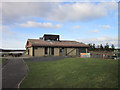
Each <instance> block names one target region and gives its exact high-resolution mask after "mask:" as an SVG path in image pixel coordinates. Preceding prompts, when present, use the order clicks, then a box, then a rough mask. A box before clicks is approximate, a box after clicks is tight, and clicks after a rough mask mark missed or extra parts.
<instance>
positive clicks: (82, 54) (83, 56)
mask: <svg viewBox="0 0 120 90" xmlns="http://www.w3.org/2000/svg"><path fill="white" fill-rule="evenodd" d="M80 57H81V58H90V53H80Z"/></svg>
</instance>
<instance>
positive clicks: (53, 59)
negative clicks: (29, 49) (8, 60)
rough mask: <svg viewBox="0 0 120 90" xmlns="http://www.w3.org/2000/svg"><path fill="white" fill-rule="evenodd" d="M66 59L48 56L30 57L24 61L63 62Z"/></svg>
mask: <svg viewBox="0 0 120 90" xmlns="http://www.w3.org/2000/svg"><path fill="white" fill-rule="evenodd" d="M64 58H67V57H66V56H46V57H30V58H24V61H28V62H29V61H30V62H31V61H33V62H36V61H55V60H62V59H64Z"/></svg>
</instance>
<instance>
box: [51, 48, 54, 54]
mask: <svg viewBox="0 0 120 90" xmlns="http://www.w3.org/2000/svg"><path fill="white" fill-rule="evenodd" d="M51 55H54V48H53V47H52V48H51Z"/></svg>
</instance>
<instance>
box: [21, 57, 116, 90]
mask: <svg viewBox="0 0 120 90" xmlns="http://www.w3.org/2000/svg"><path fill="white" fill-rule="evenodd" d="M27 65H28V67H29V72H28V76H27V77H26V79H25V80H24V81H23V82H22V84H21V88H117V87H118V61H117V60H102V59H91V58H89V59H87V58H66V59H64V60H58V61H47V62H46V61H45V62H27Z"/></svg>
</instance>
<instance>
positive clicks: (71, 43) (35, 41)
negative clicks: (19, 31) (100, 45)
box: [28, 39, 89, 47]
mask: <svg viewBox="0 0 120 90" xmlns="http://www.w3.org/2000/svg"><path fill="white" fill-rule="evenodd" d="M28 42H30V43H31V46H53V47H89V46H88V45H86V44H84V43H80V42H77V41H67V40H64V41H62V40H60V41H44V40H41V39H28Z"/></svg>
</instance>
